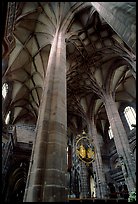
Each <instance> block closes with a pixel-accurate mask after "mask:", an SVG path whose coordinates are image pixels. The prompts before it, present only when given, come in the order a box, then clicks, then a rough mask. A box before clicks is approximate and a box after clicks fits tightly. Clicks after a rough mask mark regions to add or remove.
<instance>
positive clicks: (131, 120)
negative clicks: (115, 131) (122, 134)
mask: <svg viewBox="0 0 138 204" xmlns="http://www.w3.org/2000/svg"><path fill="white" fill-rule="evenodd" d="M124 114H125V117H126V120H127V123H128V125H129V128H130V130H132V129H133V128H134V125H136V112H135V110H134V108H132V107H130V106H127V107H126V108H125V109H124Z"/></svg>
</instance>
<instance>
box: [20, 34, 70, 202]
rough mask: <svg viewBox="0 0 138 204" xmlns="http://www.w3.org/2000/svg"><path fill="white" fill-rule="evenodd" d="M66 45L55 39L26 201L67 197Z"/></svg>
mask: <svg viewBox="0 0 138 204" xmlns="http://www.w3.org/2000/svg"><path fill="white" fill-rule="evenodd" d="M66 131H67V105H66V44H65V38H64V33H62V32H59V31H57V32H56V34H55V37H54V39H53V43H52V46H51V50H50V55H49V61H48V65H47V71H46V76H45V80H44V89H43V95H42V101H41V107H40V112H39V116H38V126H37V135H36V142H35V144H34V150H33V153H32V154H33V155H32V165H31V166H30V171H29V175H28V182H27V184H26V190H25V195H24V202H63V201H65V200H66V198H67V195H66V193H67V182H66V177H67V174H66V173H67V149H66V148H67V136H66Z"/></svg>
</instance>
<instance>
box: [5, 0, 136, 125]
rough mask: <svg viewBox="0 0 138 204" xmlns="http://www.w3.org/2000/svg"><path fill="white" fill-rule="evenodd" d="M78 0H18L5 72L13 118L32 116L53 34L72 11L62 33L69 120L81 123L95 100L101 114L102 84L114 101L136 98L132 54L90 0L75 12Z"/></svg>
mask: <svg viewBox="0 0 138 204" xmlns="http://www.w3.org/2000/svg"><path fill="white" fill-rule="evenodd" d="M82 4H83V3H80V2H79V3H76V2H24V3H23V4H22V9H21V11H20V15H19V16H18V17H17V19H16V22H15V26H14V38H15V48H14V49H13V50H12V52H11V54H10V58H9V64H8V68H7V70H6V72H5V76H4V77H5V81H6V82H12V84H13V92H12V97H11V102H10V107H9V109H10V110H13V111H14V115H13V123H14V124H15V123H17V122H18V121H21V120H29V121H32V122H34V123H35V122H36V120H37V117H38V108H39V106H40V102H41V95H42V90H43V81H44V77H45V74H46V69H47V63H48V57H49V52H50V48H51V44H52V40H53V37H54V35H55V32H56V29H57V28H59V27H60V26H61V25H62V24H63V23H64V22H65V20H66V18H67V16H68V15H69V14H70V13H74V17H73V18H72V21H71V22H70V25H69V27H68V30H67V33H66V47H67V96H68V98H67V104H68V125H69V126H72V127H73V126H74V127H75V125H76V126H79V125H80V126H85V125H86V124H85V119H86V116H87V117H91V112H92V111H93V110H92V101H94V100H96V101H97V102H96V106H95V108H94V111H95V112H94V114H95V115H96V114H99V117H100V118H101V119H102V120H104V119H105V120H106V119H107V116H106V114H105V110H104V106H103V104H102V101H101V96H102V93H103V91H105V90H107V91H111V92H113V94H114V97H115V100H116V102H117V104H118V107H119V104H120V103H121V102H122V101H124V100H127V101H132V100H135V80H134V78H133V76H132V73H131V71H130V70H131V68H130V62H131V57H132V55H133V54H132V53H131V52H130V50H129V48H128V47H127V46H126V45H125V44H124V42H123V41H122V40H121V39H120V38H119V37H118V35H117V34H116V33H115V32H114V31H113V30H112V29H111V27H110V26H109V25H108V24H107V23H106V22H105V21H104V20H103V19H102V18H101V17H100V16H99V14H98V13H97V12H96V11H95V9H94V8H93V7H92V5H91V4H90V3H88V4H87V6H86V7H85V6H84V8H83V9H81V10H80V11H79V12H77V10H78V7H79V6H80V5H82ZM75 12H76V14H75ZM130 84H131V86H130Z"/></svg>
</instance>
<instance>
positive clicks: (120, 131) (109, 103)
mask: <svg viewBox="0 0 138 204" xmlns="http://www.w3.org/2000/svg"><path fill="white" fill-rule="evenodd" d="M104 104H105V109H106V112H107V116H108V120H109V123H110V126H111V129H112V132H113V136H114V142H115V145H116V149H117V153H118V156H119V158H120V162H121V164H122V171H123V174H124V178H125V181H126V184H127V186H128V190H129V192H131V191H132V190H133V189H134V188H135V187H136V186H135V185H136V178H135V177H136V175H135V173H136V164H135V160H134V158H133V154H132V152H131V150H130V145H129V141H128V138H127V134H126V132H125V129H124V126H123V124H122V121H121V118H120V115H119V112H118V109H117V106H116V103H115V101H114V99H113V97H112V95H111V94H105V95H104Z"/></svg>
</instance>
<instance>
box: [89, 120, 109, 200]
mask: <svg viewBox="0 0 138 204" xmlns="http://www.w3.org/2000/svg"><path fill="white" fill-rule="evenodd" d="M89 134H90V138H91V139H93V144H94V145H95V148H96V157H95V161H94V162H93V168H94V171H95V173H96V175H95V180H96V197H97V198H105V197H106V196H107V184H106V180H105V174H104V170H103V163H102V157H101V150H100V146H99V141H98V133H97V129H96V126H95V123H94V118H92V120H89Z"/></svg>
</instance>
